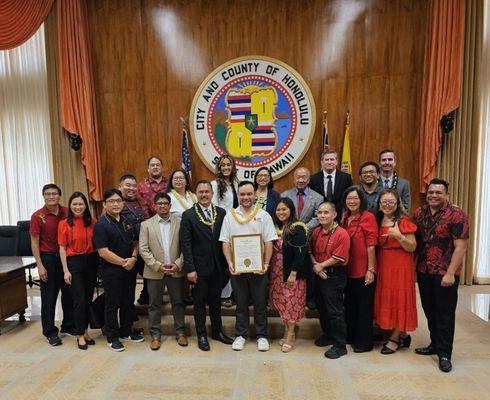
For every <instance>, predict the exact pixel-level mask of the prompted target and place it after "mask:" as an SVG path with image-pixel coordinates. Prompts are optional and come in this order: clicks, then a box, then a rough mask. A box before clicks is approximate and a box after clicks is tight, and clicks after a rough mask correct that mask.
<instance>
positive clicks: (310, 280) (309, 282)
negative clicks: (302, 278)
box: [306, 268, 316, 300]
mask: <svg viewBox="0 0 490 400" xmlns="http://www.w3.org/2000/svg"><path fill="white" fill-rule="evenodd" d="M315 275H316V274H315V273H314V272H313V268H308V269H307V270H306V300H316V295H315Z"/></svg>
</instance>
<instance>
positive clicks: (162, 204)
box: [155, 201, 170, 207]
mask: <svg viewBox="0 0 490 400" xmlns="http://www.w3.org/2000/svg"><path fill="white" fill-rule="evenodd" d="M155 204H156V205H157V206H158V207H163V206H169V205H170V203H169V202H168V201H157V202H156V203H155Z"/></svg>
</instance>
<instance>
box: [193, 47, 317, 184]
mask: <svg viewBox="0 0 490 400" xmlns="http://www.w3.org/2000/svg"><path fill="white" fill-rule="evenodd" d="M189 119H190V124H189V125H190V130H191V137H192V142H193V144H194V147H195V149H196V151H197V153H198V154H199V157H200V158H201V160H202V161H203V162H204V164H205V165H206V166H207V167H208V168H209V169H210V170H211V171H214V169H215V165H216V161H217V160H218V158H219V157H220V156H221V155H223V154H229V155H231V156H232V157H233V158H234V159H235V160H236V165H237V169H238V178H239V179H240V180H244V179H246V180H252V179H253V178H254V173H255V170H257V168H259V167H262V166H267V167H269V168H270V170H271V173H272V176H273V177H274V178H279V177H281V176H283V175H285V174H286V173H288V172H289V171H290V170H291V169H292V168H294V166H295V165H296V164H297V163H299V162H300V161H301V159H302V158H303V156H304V155H305V153H306V151H307V150H308V147H309V146H310V143H311V140H312V138H313V134H314V131H315V103H314V100H313V96H312V95H311V92H310V89H309V88H308V86H307V85H306V83H305V81H304V80H303V78H302V77H301V75H299V73H298V72H296V71H295V70H294V69H293V68H291V67H290V66H288V65H286V64H284V63H283V62H281V61H279V60H275V59H272V58H267V57H261V56H249V57H240V58H235V59H233V60H231V61H229V62H227V63H225V64H223V65H221V66H220V67H218V68H216V69H215V70H214V71H213V72H211V74H209V75H208V77H207V78H206V79H205V80H204V81H203V82H202V84H201V86H200V87H199V89H198V90H197V92H196V94H195V96H194V100H193V102H192V107H191V112H190V118H189Z"/></svg>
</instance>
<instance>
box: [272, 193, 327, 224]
mask: <svg viewBox="0 0 490 400" xmlns="http://www.w3.org/2000/svg"><path fill="white" fill-rule="evenodd" d="M281 197H288V198H289V199H291V200H292V201H293V203H294V207H295V208H296V218H298V189H296V188H292V189H288V190H286V191H284V192H282V193H281ZM322 203H323V196H322V195H321V194H319V193H317V192H315V191H314V190H313V189H312V188H310V187H308V189H307V190H306V198H305V201H304V204H303V211H302V212H301V218H298V220H299V221H301V222H304V223H305V224H306V226H307V227H308V232H310V233H311V232H312V231H313V229H314V228H316V227H317V226H318V225H319V223H318V219H317V217H316V210H317V209H318V206H319V205H320V204H322Z"/></svg>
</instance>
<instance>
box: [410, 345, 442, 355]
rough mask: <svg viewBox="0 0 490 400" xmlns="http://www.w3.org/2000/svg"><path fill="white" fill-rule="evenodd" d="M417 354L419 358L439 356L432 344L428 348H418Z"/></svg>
mask: <svg viewBox="0 0 490 400" xmlns="http://www.w3.org/2000/svg"><path fill="white" fill-rule="evenodd" d="M415 353H417V354H418V355H419V356H431V355H432V354H437V352H436V349H435V347H434V346H432V345H431V344H430V345H428V346H427V347H417V348H416V349H415Z"/></svg>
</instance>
